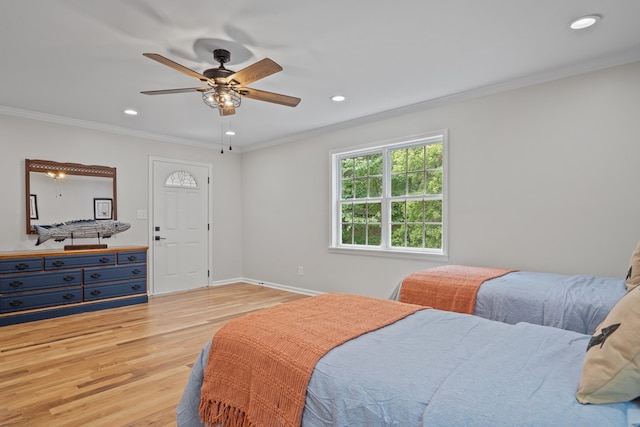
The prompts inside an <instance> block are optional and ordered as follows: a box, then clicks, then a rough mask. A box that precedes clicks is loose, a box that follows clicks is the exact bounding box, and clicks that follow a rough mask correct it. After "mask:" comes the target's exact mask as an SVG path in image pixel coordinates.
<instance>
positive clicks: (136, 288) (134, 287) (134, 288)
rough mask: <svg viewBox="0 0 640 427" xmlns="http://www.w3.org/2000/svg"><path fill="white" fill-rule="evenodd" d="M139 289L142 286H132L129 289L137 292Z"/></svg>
mask: <svg viewBox="0 0 640 427" xmlns="http://www.w3.org/2000/svg"><path fill="white" fill-rule="evenodd" d="M141 287H142V286H140V285H133V286H132V287H131V289H133V290H134V291H137V290H138V289H140V288H141Z"/></svg>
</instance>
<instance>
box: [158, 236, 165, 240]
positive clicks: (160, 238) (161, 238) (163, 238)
mask: <svg viewBox="0 0 640 427" xmlns="http://www.w3.org/2000/svg"><path fill="white" fill-rule="evenodd" d="M156 240H167V238H166V237H160V236H156Z"/></svg>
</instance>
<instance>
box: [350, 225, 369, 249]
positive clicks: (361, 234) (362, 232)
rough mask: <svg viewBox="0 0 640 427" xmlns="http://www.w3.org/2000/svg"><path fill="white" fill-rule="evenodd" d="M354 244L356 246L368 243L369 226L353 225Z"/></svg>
mask: <svg viewBox="0 0 640 427" xmlns="http://www.w3.org/2000/svg"><path fill="white" fill-rule="evenodd" d="M353 243H354V244H356V245H364V244H366V243H367V226H366V225H365V224H354V225H353Z"/></svg>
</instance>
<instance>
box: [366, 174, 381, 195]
mask: <svg viewBox="0 0 640 427" xmlns="http://www.w3.org/2000/svg"><path fill="white" fill-rule="evenodd" d="M381 196H382V177H381V176H376V177H372V178H369V197H381Z"/></svg>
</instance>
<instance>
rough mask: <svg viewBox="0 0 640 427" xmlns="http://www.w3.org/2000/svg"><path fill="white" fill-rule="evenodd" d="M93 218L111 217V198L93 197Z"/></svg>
mask: <svg viewBox="0 0 640 427" xmlns="http://www.w3.org/2000/svg"><path fill="white" fill-rule="evenodd" d="M93 218H94V219H113V199H98V198H94V199H93Z"/></svg>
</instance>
